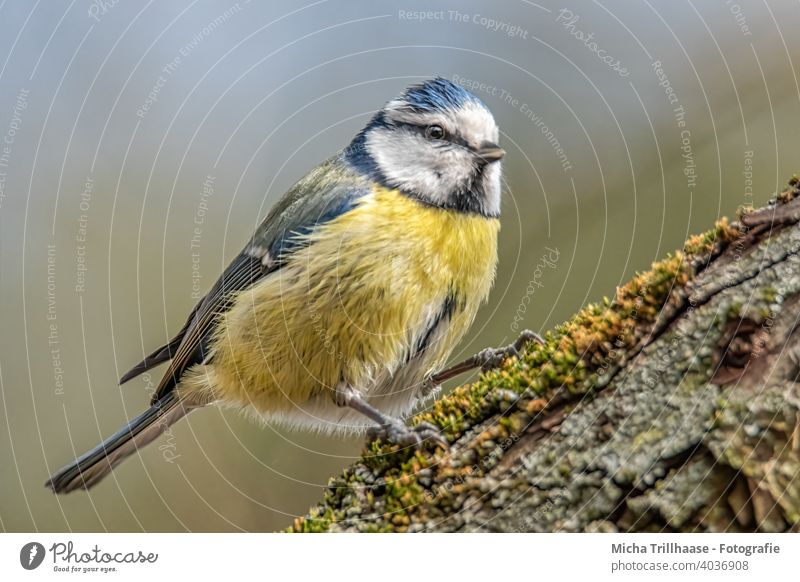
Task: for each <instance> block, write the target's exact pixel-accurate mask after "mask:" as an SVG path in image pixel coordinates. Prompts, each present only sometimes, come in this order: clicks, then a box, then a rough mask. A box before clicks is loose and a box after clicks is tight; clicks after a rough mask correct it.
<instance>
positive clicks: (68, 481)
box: [45, 392, 194, 493]
mask: <svg viewBox="0 0 800 582" xmlns="http://www.w3.org/2000/svg"><path fill="white" fill-rule="evenodd" d="M193 408H194V407H193V406H188V405H187V404H186V403H185V402H183V401H182V400H181V398H180V397H178V396H177V395H175V393H174V392H170V393H168V394H166V395H165V396H164V397H163V398H161V399H160V400H159V401H157V402H156V403H155V404H153V405H152V406H151V407H150V408H148V409H147V410H146V411H144V412H143V413H142V414H140V415H139V416H137V417H136V418H134V419H133V420H132V421H131V422H130V423H129V424H128V425H127V426H126V427H125V428H123V429H121V430H120V431H118V432H117V433H116V434H114V435H112V436H110V437H109V438H107V439H106V440H104V441H103V442H102V443H100V444H99V445H97V446H96V447H95V448H93V449H92V450H90V451H89V452H87V453H84V454H83V455H81V456H80V457H78V458H77V459H76V460H75V461H73V462H72V463H70V464H69V465H67V466H66V467H63V468H62V469H61V470H59V471H58V472H57V473H55V474H54V475H53V476H52V477H50V479H48V480H47V482H46V483H45V487H49V488H50V489H51V490H52V491H53V492H54V493H69V492H71V491H75V490H77V489H89V488H90V487H92V486H93V485H95V484H97V483H98V482H99V481H100V480H101V479H103V477H105V476H106V475H108V474H109V473H110V472H111V471H112V469H113V468H114V467H115V466H116V465H117V464H119V463H120V462H121V461H122V460H123V459H125V458H126V457H128V456H130V455H131V454H133V453H134V452H136V450H137V449H138V448H139V447H143V446H145V445H146V444H148V443H150V442H152V441H153V440H154V439H156V438H157V437H158V436H159V435H160V434H161V433H162V432H164V431H165V430H166V429H167V428H168V427H169V426H170V425H172V424H174V423H175V422H177V421H178V420H180V419H181V418H183V417H184V416H185V415H186V414H188V413H189V412H190V411H191V410H192V409H193Z"/></svg>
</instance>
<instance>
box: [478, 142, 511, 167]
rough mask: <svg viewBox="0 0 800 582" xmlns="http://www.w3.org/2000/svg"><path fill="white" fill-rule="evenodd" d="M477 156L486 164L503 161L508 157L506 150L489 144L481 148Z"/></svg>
mask: <svg viewBox="0 0 800 582" xmlns="http://www.w3.org/2000/svg"><path fill="white" fill-rule="evenodd" d="M477 154H478V156H479V157H480V158H482V160H483V161H484V162H485V163H487V164H489V163H491V162H496V161H498V160H500V159H502V158H503V156H504V155H506V150H504V149H503V148H501V147H500V146H498V145H495V144H493V143H492V144H488V143H487V144H483V145H482V146H481V147H480V149H479V150H478V151H477Z"/></svg>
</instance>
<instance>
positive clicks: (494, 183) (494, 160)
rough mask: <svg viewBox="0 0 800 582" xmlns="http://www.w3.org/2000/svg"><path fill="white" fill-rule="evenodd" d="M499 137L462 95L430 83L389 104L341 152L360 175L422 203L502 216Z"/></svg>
mask: <svg viewBox="0 0 800 582" xmlns="http://www.w3.org/2000/svg"><path fill="white" fill-rule="evenodd" d="M498 137H499V132H498V129H497V124H496V123H495V121H494V117H492V114H491V112H490V111H489V109H488V108H487V107H486V105H484V104H483V102H481V100H480V99H478V98H477V97H475V95H473V94H472V93H470V92H468V91H466V90H465V89H464V88H462V87H460V86H458V85H456V84H455V83H452V82H450V81H448V80H447V79H443V78H441V77H440V78H436V79H433V80H430V81H426V82H424V83H421V84H419V85H413V86H411V87H409V88H408V89H406V90H405V91H404V92H403V93H402V94H401V95H400V96H399V97H397V98H395V99H393V100H391V101H389V103H387V104H386V106H385V107H384V108H383V109H381V110H380V111H379V112H378V113H377V114H376V115H375V116H374V117H373V118H372V120H371V121H370V123H369V124H368V125H367V127H365V128H364V129H363V130H362V131H361V132H360V133H359V134H358V135H357V136H356V138H355V139H354V140H353V142H352V143H351V144H350V145H349V146H348V148H347V149H346V150H345V155H346V157H347V160H348V161H349V162H350V163H351V164H352V165H353V166H355V167H356V168H357V169H358V170H360V171H362V172H364V173H366V174H368V175H369V176H370V177H371V178H372V179H374V180H376V181H377V182H379V183H381V184H382V185H384V186H386V187H388V188H396V189H398V190H400V191H402V192H403V193H405V194H407V195H409V196H412V197H414V198H417V199H418V200H420V201H421V202H423V203H426V204H430V205H434V206H439V207H443V208H450V209H455V210H460V211H464V212H476V213H479V214H483V215H486V216H498V215H499V214H500V172H501V168H500V163H499V162H500V159H501V158H502V157H503V155H504V153H505V152H504V151H503V150H502V149H500V147H499V146H498V145H497V141H498Z"/></svg>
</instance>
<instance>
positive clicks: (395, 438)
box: [334, 385, 449, 448]
mask: <svg viewBox="0 0 800 582" xmlns="http://www.w3.org/2000/svg"><path fill="white" fill-rule="evenodd" d="M334 400H335V401H336V403H337V404H338V405H339V406H347V407H349V408H352V409H353V410H357V411H358V412H360V413H361V414H363V415H364V416H366V417H367V418H369V419H370V420H372V421H373V422H375V424H376V426H375V427H374V428H371V429H370V430H369V431H368V432H367V436H368V438H370V439H376V438H380V439H383V440H387V441H389V442H391V443H394V444H397V445H400V446H413V447H421V446H422V444H423V443H424V441H426V440H430V441H433V442H434V443H436V444H438V445H441V446H443V447H444V448H448V447H449V445H448V443H447V441H446V440H445V439H444V437H443V436H442V435H441V433H440V432H439V429H437V428H436V427H435V426H433V425H432V424H430V423H429V422H421V423H419V424H418V425H417V426H414V427H408V426H406V424H405V423H404V422H403V421H402V420H400V419H397V418H394V417H391V416H389V415H387V414H384V413H383V412H381V411H380V410H378V409H377V408H375V407H374V406H372V405H371V404H370V403H369V402H367V401H366V400H365V399H364V397H363V396H361V394H359V393H358V392H357V391H356V390H354V389H353V388H352V386H349V385H341V386H339V387H338V388H337V389H336V395H335V396H334Z"/></svg>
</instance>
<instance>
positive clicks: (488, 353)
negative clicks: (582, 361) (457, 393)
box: [428, 329, 544, 387]
mask: <svg viewBox="0 0 800 582" xmlns="http://www.w3.org/2000/svg"><path fill="white" fill-rule="evenodd" d="M530 341H535V342H537V343H540V344H544V340H543V339H542V336H540V335H539V334H538V333H535V332H532V331H530V330H528V329H526V330H525V331H523V332H522V333H521V334H519V337H518V338H517V339H516V340H515V341H514V343H512V344H509V345H507V346H505V347H503V348H486V349H484V350H481V351H480V352H478V353H477V354H475V355H474V356H472V357H471V358H467V359H466V360H464V361H463V362H459V363H458V364H455V365H454V366H451V367H449V368H447V369H446V370H442V371H441V372H439V373H438V374H434V375H433V376H431V377H430V379H429V380H428V382H429V383H430V386H431V387H433V386H438V385H439V384H441V383H442V382H445V381H447V380H449V379H450V378H455V377H456V376H458V375H459V374H463V373H464V372H469V371H470V370H472V369H474V368H480V369H481V370H483V371H484V372H485V371H487V370H491V369H492V368H497V367H498V366H499V365H500V364H501V363H503V360H505V359H506V358H510V357H511V356H519V351H520V350H521V349H522V348H523V347H525V344H527V343H528V342H530Z"/></svg>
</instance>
